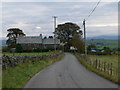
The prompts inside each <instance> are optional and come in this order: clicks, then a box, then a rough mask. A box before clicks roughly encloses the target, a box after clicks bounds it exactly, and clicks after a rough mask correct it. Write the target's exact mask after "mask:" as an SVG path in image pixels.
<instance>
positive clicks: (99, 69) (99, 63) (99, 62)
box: [98, 60, 100, 70]
mask: <svg viewBox="0 0 120 90" xmlns="http://www.w3.org/2000/svg"><path fill="white" fill-rule="evenodd" d="M98 65H99V66H98V69H99V70H100V60H99V64H98Z"/></svg>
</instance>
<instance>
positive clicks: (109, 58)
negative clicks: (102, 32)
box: [88, 55, 118, 76]
mask: <svg viewBox="0 0 120 90" xmlns="http://www.w3.org/2000/svg"><path fill="white" fill-rule="evenodd" d="M88 57H89V58H90V59H92V60H96V59H98V60H100V61H102V62H106V63H112V64H113V66H112V67H113V74H114V76H115V75H117V74H118V55H88Z"/></svg>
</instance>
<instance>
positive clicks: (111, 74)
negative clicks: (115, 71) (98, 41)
mask: <svg viewBox="0 0 120 90" xmlns="http://www.w3.org/2000/svg"><path fill="white" fill-rule="evenodd" d="M110 75H112V63H111V65H110Z"/></svg>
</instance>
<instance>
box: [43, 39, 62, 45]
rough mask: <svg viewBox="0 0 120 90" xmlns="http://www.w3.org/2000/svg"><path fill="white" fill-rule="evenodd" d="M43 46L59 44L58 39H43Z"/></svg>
mask: <svg viewBox="0 0 120 90" xmlns="http://www.w3.org/2000/svg"><path fill="white" fill-rule="evenodd" d="M43 44H60V39H53V38H46V39H43Z"/></svg>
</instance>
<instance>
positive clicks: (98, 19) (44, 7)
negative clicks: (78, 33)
mask: <svg viewBox="0 0 120 90" xmlns="http://www.w3.org/2000/svg"><path fill="white" fill-rule="evenodd" d="M113 4H114V5H113ZM95 5H96V2H89V3H87V2H86V3H85V2H80V3H70V2H69V3H52V2H49V3H48V2H47V3H45V2H44V3H43V2H41V3H40V2H39V3H38V2H36V3H34V2H32V3H31V2H26V3H24V2H19V3H15V2H14V3H12V2H11V3H3V10H4V11H3V28H2V30H3V33H4V35H5V34H7V32H6V30H7V28H10V27H13V26H14V27H19V28H21V29H22V30H24V32H25V33H26V34H27V35H39V34H40V33H43V34H44V35H53V34H52V32H53V18H52V16H53V15H57V16H58V19H57V24H59V23H64V22H66V21H71V22H75V23H77V24H78V25H79V26H81V24H82V20H83V19H84V18H86V17H87V16H88V15H89V13H90V11H91V10H92V9H93V7H94V6H95ZM115 5H116V3H101V5H100V6H99V7H98V8H97V9H96V11H95V12H94V13H93V15H92V16H91V17H90V18H89V19H88V21H87V23H86V25H90V24H94V23H95V24H106V23H116V21H117V15H116V14H117V10H116V8H117V7H116V6H115ZM110 6H113V7H112V8H111V7H110ZM108 10H109V11H108ZM103 20H105V21H103ZM36 26H40V27H41V30H39V29H36V28H35V27H36ZM93 29H96V30H100V31H99V32H95V33H96V35H97V34H103V33H104V30H103V29H104V28H95V27H88V30H90V31H88V35H90V36H91V35H94V34H90V33H92V30H93ZM105 29H106V30H109V29H110V28H108V27H106V28H105ZM112 29H114V27H112ZM115 29H116V28H115ZM44 30H45V31H44ZM110 32H111V33H113V31H110ZM114 32H115V31H114ZM111 33H108V34H111Z"/></svg>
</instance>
